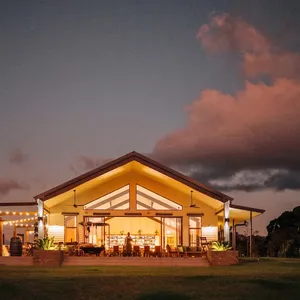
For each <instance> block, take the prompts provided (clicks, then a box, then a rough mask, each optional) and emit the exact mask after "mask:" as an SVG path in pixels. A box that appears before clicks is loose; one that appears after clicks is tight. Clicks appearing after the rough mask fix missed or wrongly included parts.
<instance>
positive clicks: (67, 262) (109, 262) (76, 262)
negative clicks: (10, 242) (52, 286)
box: [63, 256, 209, 267]
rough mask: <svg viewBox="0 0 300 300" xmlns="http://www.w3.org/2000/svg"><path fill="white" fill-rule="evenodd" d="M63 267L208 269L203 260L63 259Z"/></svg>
mask: <svg viewBox="0 0 300 300" xmlns="http://www.w3.org/2000/svg"><path fill="white" fill-rule="evenodd" d="M63 266H166V267H167V266H175V267H176V266H180V267H208V266H209V263H208V261H207V260H205V259H203V258H191V259H189V258H140V257H137V258H135V257H72V256H71V257H65V259H64V261H63Z"/></svg>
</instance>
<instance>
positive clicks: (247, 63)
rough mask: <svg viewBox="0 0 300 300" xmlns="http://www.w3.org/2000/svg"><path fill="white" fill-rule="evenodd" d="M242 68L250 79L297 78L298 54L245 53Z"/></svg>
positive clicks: (299, 59) (298, 68)
mask: <svg viewBox="0 0 300 300" xmlns="http://www.w3.org/2000/svg"><path fill="white" fill-rule="evenodd" d="M243 68H244V71H245V74H246V75H247V76H248V77H250V78H254V77H257V76H259V75H272V76H273V77H284V78H299V76H300V54H299V53H291V52H281V53H264V54H253V53H246V54H245V56H244V66H243Z"/></svg>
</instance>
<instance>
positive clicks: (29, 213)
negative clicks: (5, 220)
mask: <svg viewBox="0 0 300 300" xmlns="http://www.w3.org/2000/svg"><path fill="white" fill-rule="evenodd" d="M0 215H13V216H22V215H26V216H29V215H34V216H37V213H36V212H34V211H32V212H16V211H2V210H0Z"/></svg>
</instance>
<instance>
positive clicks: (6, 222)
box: [3, 217, 37, 225]
mask: <svg viewBox="0 0 300 300" xmlns="http://www.w3.org/2000/svg"><path fill="white" fill-rule="evenodd" d="M36 220H37V218H34V217H32V218H27V219H21V220H13V221H5V222H3V224H4V225H7V224H9V225H13V224H16V223H23V222H32V221H36Z"/></svg>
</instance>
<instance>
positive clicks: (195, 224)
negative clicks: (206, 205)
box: [189, 216, 201, 247]
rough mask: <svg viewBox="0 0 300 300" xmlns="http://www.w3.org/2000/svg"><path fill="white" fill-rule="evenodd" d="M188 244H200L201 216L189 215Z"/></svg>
mask: <svg viewBox="0 0 300 300" xmlns="http://www.w3.org/2000/svg"><path fill="white" fill-rule="evenodd" d="M189 234H190V246H197V247H199V246H200V237H201V217H200V216H199V217H197V216H195V217H189Z"/></svg>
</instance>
